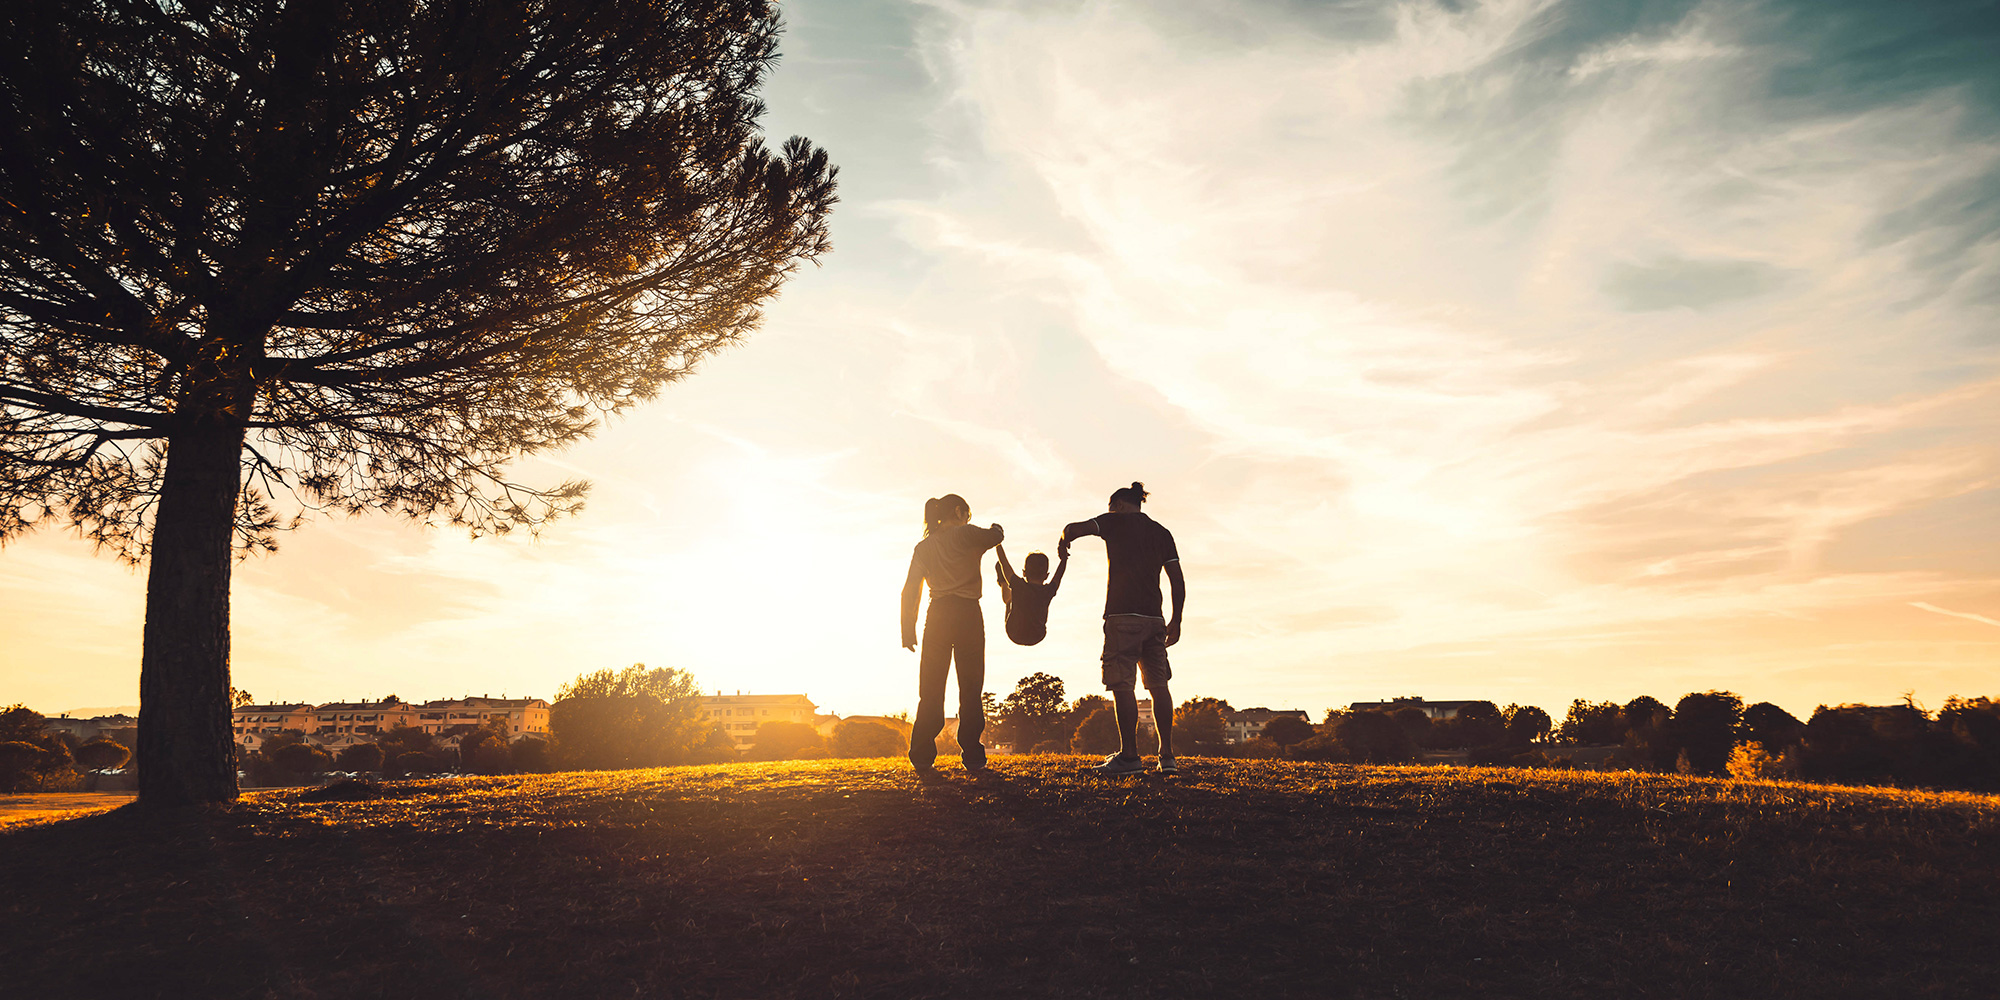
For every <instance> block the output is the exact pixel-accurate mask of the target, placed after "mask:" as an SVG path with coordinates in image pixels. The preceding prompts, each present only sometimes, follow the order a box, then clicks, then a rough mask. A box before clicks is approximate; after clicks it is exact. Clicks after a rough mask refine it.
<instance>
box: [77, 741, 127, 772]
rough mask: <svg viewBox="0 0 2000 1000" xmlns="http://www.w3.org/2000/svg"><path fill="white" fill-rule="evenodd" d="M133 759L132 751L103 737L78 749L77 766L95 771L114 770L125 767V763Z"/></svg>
mask: <svg viewBox="0 0 2000 1000" xmlns="http://www.w3.org/2000/svg"><path fill="white" fill-rule="evenodd" d="M131 759H132V751H130V750H127V749H125V747H123V746H121V745H120V744H118V743H117V742H115V741H112V740H107V739H103V738H102V737H100V738H98V739H94V740H91V741H90V742H88V743H85V744H84V745H82V746H80V747H77V748H76V762H77V764H79V765H80V766H83V767H86V768H89V769H90V770H93V771H109V770H113V769H115V768H118V767H122V766H124V764H125V762H126V761H128V760H131Z"/></svg>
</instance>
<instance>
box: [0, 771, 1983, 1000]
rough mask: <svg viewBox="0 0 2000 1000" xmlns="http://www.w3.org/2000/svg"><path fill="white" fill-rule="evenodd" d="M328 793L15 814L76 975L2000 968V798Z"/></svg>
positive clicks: (1534, 985) (636, 775) (565, 788)
mask: <svg viewBox="0 0 2000 1000" xmlns="http://www.w3.org/2000/svg"><path fill="white" fill-rule="evenodd" d="M997 763H998V767H999V769H1000V771H1001V774H1000V775H999V776H998V777H996V778H992V779H983V780H974V779H972V778H969V777H967V776H965V775H964V774H963V773H962V772H956V771H952V772H946V773H947V774H948V776H949V777H948V779H947V780H943V781H939V782H935V783H919V782H918V781H917V780H915V778H914V777H913V776H912V775H911V774H910V772H909V769H908V767H907V766H906V765H903V764H901V763H900V762H894V761H889V760H867V761H818V762H798V763H785V764H775V765H719V766H712V767H696V768H676V769H662V770H652V771H626V772H613V773H590V774H558V775H534V776H520V777H508V778H487V779H458V780H450V781H432V782H411V783H404V784H392V785H390V786H387V791H388V793H389V797H386V798H383V799H379V800H373V801H360V802H324V803H314V802H309V801H305V799H304V797H303V796H302V793H300V792H298V791H287V792H269V793H260V794H256V795H252V796H248V797H246V798H245V799H244V800H243V801H242V802H241V803H239V804H237V805H235V806H233V807H230V808H227V809H217V810H212V811H207V812H202V813H197V814H193V815H188V816H183V817H179V818H175V819H171V820H162V819H157V818H152V817H148V816H147V815H145V814H142V813H139V812H137V811H136V810H134V809H121V810H118V811H115V812H111V813H106V814H102V815H97V816H90V817H86V818H82V819H70V820H66V821H62V822H45V823H37V824H31V825H26V826H25V827H20V826H17V827H15V828H12V829H10V830H8V831H5V832H0V885H4V886H5V887H6V893H5V895H6V904H5V908H4V911H3V912H4V916H0V969H4V970H5V971H4V973H0V975H4V983H3V984H0V985H4V992H7V993H9V994H11V995H19V996H44V997H120V998H129V997H263V996H272V997H279V996H282V997H301V998H314V997H372V996H383V997H421V998H425V1000H440V998H447V997H476V998H480V1000H497V998H508V997H565V998H568V997H582V998H597V997H725V998H786V997H812V998H828V997H851V996H862V997H912V998H915V997H987V996H991V997H1063V996H1085V997H1111V996H1116V997H1126V996H1132V997H1247V998H1267V997H1473V996H1477V997H1522V998H1529V997H1533V998H1546V997H1591V998H1622V997H1673V998H1688V997H1727V998H1740V997H1757V998H1771V997H1812V998H1824V997H1884V996H1897V997H1975V996H1977V997H1991V996H1994V995H1996V993H2000V964H1997V962H2000V960H1996V955H2000V798H1996V797H1993V796H1972V795H1930V794H1920V793H1908V792H1896V791H1886V790H1861V789H1837V788H1827V787H1815V786H1800V785H1778V784H1738V783H1730V782H1724V781H1711V780H1705V779H1690V778H1677V777H1671V776H1658V775H1645V776H1636V775H1607V774H1594V773H1572V772H1559V771H1517V770H1498V769H1473V770H1466V769H1452V768H1397V767H1343V766H1328V765H1310V764H1291V763H1279V762H1262V761H1221V760H1213V761H1211V760H1193V761H1184V765H1185V766H1186V769H1187V770H1186V773H1184V774H1183V775H1181V776H1179V777H1177V778H1172V779H1162V778H1160V777H1158V776H1150V775H1149V776H1143V777H1132V778H1124V779H1114V780H1104V779H1097V778H1094V777H1092V776H1090V775H1087V774H1084V773H1081V772H1080V770H1079V768H1080V765H1081V764H1082V763H1083V761H1082V760H1081V759H1080V758H1075V757H1057V756H1034V757H1003V758H999V759H998V761H997Z"/></svg>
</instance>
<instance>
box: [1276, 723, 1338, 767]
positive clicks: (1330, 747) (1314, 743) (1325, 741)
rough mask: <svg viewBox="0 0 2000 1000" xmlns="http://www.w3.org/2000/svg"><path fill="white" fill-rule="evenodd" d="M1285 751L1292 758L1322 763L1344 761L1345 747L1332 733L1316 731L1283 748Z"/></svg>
mask: <svg viewBox="0 0 2000 1000" xmlns="http://www.w3.org/2000/svg"><path fill="white" fill-rule="evenodd" d="M1285 753H1286V755H1287V756H1290V757H1291V758H1292V759H1293V760H1306V761H1316V762H1319V763H1323V764H1340V763H1345V762H1346V761H1347V760H1348V759H1349V758H1348V753H1347V748H1346V747H1344V746H1341V745H1340V740H1339V739H1338V738H1336V737H1335V736H1334V735H1333V734H1332V733H1330V732H1326V731H1323V730H1322V731H1317V732H1315V733H1314V734H1313V735H1312V736H1310V737H1307V738H1306V739H1303V740H1300V741H1299V742H1297V743H1294V744H1292V745H1291V746H1289V747H1286V748H1285Z"/></svg>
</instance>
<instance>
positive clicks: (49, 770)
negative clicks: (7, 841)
mask: <svg viewBox="0 0 2000 1000" xmlns="http://www.w3.org/2000/svg"><path fill="white" fill-rule="evenodd" d="M47 724H48V719H47V718H46V717H44V716H43V715H42V714H41V713H39V712H36V711H33V710H31V709H29V708H28V707H27V706H26V705H10V706H8V707H7V708H5V709H0V792H76V791H85V790H88V789H89V788H91V787H92V772H95V771H100V770H105V769H108V768H116V767H122V766H124V765H125V763H126V762H127V761H129V760H131V759H132V751H131V750H130V749H128V748H126V747H125V746H124V745H123V744H121V743H119V742H118V741H116V740H113V739H109V738H102V737H100V738H98V739H93V740H76V739H73V738H71V737H69V736H68V735H67V734H64V733H59V732H54V731H52V730H50V729H48V728H47Z"/></svg>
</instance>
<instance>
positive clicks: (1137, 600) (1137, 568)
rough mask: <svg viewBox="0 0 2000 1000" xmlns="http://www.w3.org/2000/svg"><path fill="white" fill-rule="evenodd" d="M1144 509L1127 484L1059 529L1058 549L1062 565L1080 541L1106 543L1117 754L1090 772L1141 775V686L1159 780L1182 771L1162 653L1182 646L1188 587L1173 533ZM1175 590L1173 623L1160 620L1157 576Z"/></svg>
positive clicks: (1142, 493) (1107, 682)
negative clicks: (1154, 735)
mask: <svg viewBox="0 0 2000 1000" xmlns="http://www.w3.org/2000/svg"><path fill="white" fill-rule="evenodd" d="M1145 502H1146V486H1145V484H1144V483H1133V484H1132V485H1131V486H1128V487H1125V488H1123V489H1120V490H1118V491H1116V492H1114V493H1112V494H1111V502H1110V504H1109V510H1108V511H1107V512H1106V513H1103V514H1099V515H1097V516H1096V517H1093V518H1091V519H1090V520H1088V521H1078V522H1076V523H1075V524H1071V525H1068V526H1066V527H1064V528H1063V533H1062V541H1061V542H1060V543H1058V545H1057V546H1056V553H1057V555H1058V556H1059V557H1063V558H1067V557H1068V555H1069V543H1070V542H1071V541H1072V540H1074V539H1077V538H1081V537H1083V536H1085V535H1097V536H1098V537H1100V538H1103V539H1104V554H1105V557H1106V559H1107V561H1108V562H1109V563H1110V569H1111V572H1110V581H1109V584H1108V586H1107V587H1106V588H1105V594H1104V657H1103V659H1104V687H1105V689H1106V690H1108V691H1110V692H1111V702H1112V705H1113V707H1114V710H1115V711H1116V712H1117V715H1118V752H1117V753H1115V754H1112V755H1111V756H1109V757H1106V758H1104V763H1102V764H1099V765H1097V766H1096V767H1095V768H1092V770H1094V771H1096V772H1097V773H1099V774H1107V775H1109V774H1131V773H1133V772H1135V771H1143V770H1145V768H1146V763H1145V760H1144V759H1143V758H1142V757H1140V756H1139V746H1138V738H1137V730H1138V727H1139V700H1138V697H1137V696H1136V695H1135V694H1134V693H1133V690H1132V685H1133V682H1134V681H1136V680H1139V679H1141V678H1143V679H1144V682H1145V685H1146V690H1147V691H1148V692H1150V693H1151V694H1152V696H1153V721H1154V723H1155V724H1156V725H1157V726H1158V728H1159V731H1160V762H1159V769H1160V772H1161V773H1162V774H1173V773H1174V772H1176V771H1178V770H1180V768H1179V767H1177V766H1176V765H1175V763H1174V698H1173V695H1172V694H1171V693H1170V692H1169V691H1168V690H1167V681H1168V680H1169V679H1170V678H1171V677H1172V676H1173V671H1172V670H1171V669H1170V668H1169V667H1168V665H1167V647H1168V646H1171V645H1173V644H1174V643H1177V642H1179V641H1180V640H1181V605H1183V604H1185V603H1186V601H1187V583H1186V581H1185V580H1183V579H1182V578H1181V560H1180V553H1179V552H1178V551H1177V550H1176V549H1175V548H1174V536H1173V533H1172V532H1170V531H1168V530H1167V529H1166V528H1165V527H1164V526H1162V525H1161V524H1160V523H1159V522H1157V521H1155V520H1153V519H1152V518H1150V517H1147V516H1146V515H1145V514H1144V513H1142V512H1141V511H1140V510H1139V505H1140V504H1143V503H1145ZM1162 570H1164V571H1166V574H1167V580H1168V582H1169V583H1171V584H1172V585H1173V596H1174V616H1173V617H1172V618H1166V617H1163V616H1162V615H1161V614H1160V572H1161V571H1162Z"/></svg>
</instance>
